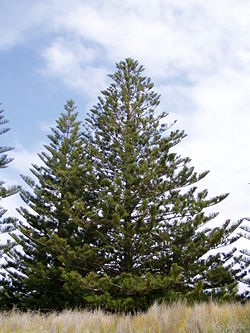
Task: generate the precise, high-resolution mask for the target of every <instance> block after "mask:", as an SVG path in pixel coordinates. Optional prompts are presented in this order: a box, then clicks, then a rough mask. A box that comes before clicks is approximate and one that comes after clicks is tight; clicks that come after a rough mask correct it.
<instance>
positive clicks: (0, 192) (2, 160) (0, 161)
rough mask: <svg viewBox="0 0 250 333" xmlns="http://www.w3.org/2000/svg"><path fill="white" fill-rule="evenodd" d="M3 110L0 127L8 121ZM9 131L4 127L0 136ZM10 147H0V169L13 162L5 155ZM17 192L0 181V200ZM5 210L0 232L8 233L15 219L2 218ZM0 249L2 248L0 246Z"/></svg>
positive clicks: (0, 214)
mask: <svg viewBox="0 0 250 333" xmlns="http://www.w3.org/2000/svg"><path fill="white" fill-rule="evenodd" d="M3 112H4V111H3V110H0V126H2V125H5V124H7V123H8V120H7V119H5V118H4V115H3ZM9 130H10V128H8V127H4V128H1V130H0V135H2V134H5V133H6V132H8V131H9ZM12 149H13V148H12V147H4V146H0V169H3V168H6V167H7V166H8V164H9V163H10V162H11V161H12V160H13V158H9V157H8V155H7V154H6V153H7V152H9V151H10V150H12ZM18 190H19V188H18V187H17V186H11V187H8V188H6V187H5V185H4V181H2V180H1V181H0V200H1V199H3V198H6V197H8V196H11V195H13V194H15V193H17V192H18ZM6 211H7V210H6V209H4V208H2V207H0V219H1V220H0V232H1V233H4V232H9V231H11V230H13V224H12V223H13V222H14V221H15V219H13V218H10V217H9V218H2V216H3V215H4V214H5V213H6ZM1 248H2V246H1Z"/></svg>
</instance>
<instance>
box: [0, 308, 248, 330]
mask: <svg viewBox="0 0 250 333" xmlns="http://www.w3.org/2000/svg"><path fill="white" fill-rule="evenodd" d="M0 332H1V333H33V332H34V333H38V332H39V333H45V332H46V333H47V332H49V333H80V332H84V333H167V332H170V333H179V332H183V333H184V332H185V333H189V332H190V333H195V332H197V333H198V332H206V333H216V332H228V333H229V332H230V333H236V332H237V333H249V332H250V303H248V304H245V305H240V304H224V305H218V304H215V303H209V304H199V305H194V306H187V305H186V304H183V303H177V304H173V305H171V306H165V305H157V304H155V305H154V306H153V307H151V308H150V309H149V311H148V312H147V313H140V314H137V315H135V316H130V315H116V314H115V315H113V314H105V313H103V312H102V311H95V312H88V311H63V312H61V313H50V314H47V315H43V314H38V313H32V312H30V313H20V312H17V311H11V312H5V313H0Z"/></svg>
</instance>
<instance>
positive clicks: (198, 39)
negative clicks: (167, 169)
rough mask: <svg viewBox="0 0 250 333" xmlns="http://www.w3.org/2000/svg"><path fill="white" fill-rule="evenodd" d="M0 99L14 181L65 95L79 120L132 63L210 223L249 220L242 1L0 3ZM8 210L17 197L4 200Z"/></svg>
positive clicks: (246, 42) (246, 23) (248, 26)
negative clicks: (180, 134) (117, 71)
mask: <svg viewBox="0 0 250 333" xmlns="http://www.w3.org/2000/svg"><path fill="white" fill-rule="evenodd" d="M0 13H1V20H0V36H1V39H0V101H1V102H2V108H4V110H5V116H6V118H7V119H9V120H10V127H11V128H12V130H11V131H10V132H9V133H8V134H6V135H5V136H2V137H1V140H2V141H1V145H2V144H7V145H12V146H14V147H15V150H14V151H13V152H12V156H13V157H14V158H15V160H14V162H13V163H12V164H11V165H10V167H9V168H8V169H7V170H4V171H1V172H2V177H3V178H4V179H5V180H6V183H7V184H14V183H15V184H22V185H23V183H22V181H21V178H20V177H19V174H21V173H22V174H28V173H29V171H28V169H29V167H30V164H31V163H32V162H37V163H39V160H38V158H37V153H39V152H40V151H41V149H42V145H43V144H44V142H45V141H46V135H47V134H48V133H49V127H50V126H53V124H54V121H55V120H56V119H57V118H58V116H59V114H60V112H61V111H63V105H64V104H65V102H66V100H67V99H68V98H73V99H74V100H75V102H76V104H77V107H78V111H79V113H80V118H81V119H84V117H85V115H86V112H87V111H88V110H89V108H90V106H91V105H93V104H95V103H96V101H97V96H98V95H99V92H100V90H101V89H103V88H105V87H106V86H107V85H108V82H109V81H108V79H107V74H109V73H112V72H113V71H114V68H115V63H116V62H118V61H120V60H122V59H124V58H125V57H133V58H135V59H137V60H139V62H140V63H141V64H143V65H144V66H145V68H146V74H147V75H148V76H150V77H151V79H152V81H153V82H154V83H155V90H156V91H157V92H159V93H160V94H161V96H162V97H161V105H160V108H159V110H162V111H167V112H169V114H170V115H169V121H172V120H174V119H177V124H176V126H175V128H176V129H177V128H178V129H184V130H185V132H186V133H187V134H188V137H187V138H186V139H185V140H184V141H183V143H181V144H180V145H179V147H177V151H178V152H179V153H181V154H182V155H184V156H189V157H190V158H191V159H192V165H194V166H195V167H196V170H197V171H204V170H210V171H211V172H210V174H209V175H208V176H207V177H206V179H205V180H203V181H202V182H201V183H200V185H199V186H200V188H201V189H203V188H208V190H209V193H210V195H211V196H214V195H218V194H222V193H226V192H230V196H229V198H227V199H226V200H225V201H224V202H223V203H221V204H220V205H218V206H217V207H216V209H215V208H213V211H214V210H215V211H219V212H220V215H219V217H218V218H217V221H218V222H224V221H225V219H228V218H232V220H236V219H239V218H241V217H244V216H250V185H249V184H248V183H249V182H250V151H249V149H248V144H249V142H250V130H249V129H250V93H249V92H250V39H249V31H250V20H249V17H250V3H249V1H243V0H242V1H237V0H220V1H218V0H211V1H205V0H204V1H203V0H199V1H197V0H185V1H182V0H176V1H171V0H154V1H152V0H143V1H142V0H123V1H120V0H107V1H99V0H92V1H84V0H71V1H69V0H67V1H66V0H60V1H59V0H49V1H48V0H36V1H32V0H22V1H19V0H11V1H10V0H1V1H0ZM4 204H5V205H6V207H7V208H9V211H10V212H13V211H14V207H16V206H17V205H19V204H20V201H19V199H18V198H17V197H14V198H13V197H12V198H9V199H8V200H6V201H5V203H4Z"/></svg>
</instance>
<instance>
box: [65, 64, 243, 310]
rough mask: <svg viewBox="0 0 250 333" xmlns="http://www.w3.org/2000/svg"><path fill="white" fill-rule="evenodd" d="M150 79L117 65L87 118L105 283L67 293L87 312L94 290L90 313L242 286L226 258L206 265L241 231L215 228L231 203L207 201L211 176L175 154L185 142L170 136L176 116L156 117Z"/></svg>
mask: <svg viewBox="0 0 250 333" xmlns="http://www.w3.org/2000/svg"><path fill="white" fill-rule="evenodd" d="M143 70H144V69H143V67H142V66H140V65H139V64H138V62H137V61H134V60H133V59H130V58H128V59H126V60H125V61H122V62H120V63H119V64H117V72H116V73H114V74H113V75H110V78H111V79H112V83H111V85H110V86H109V88H108V89H106V90H104V91H102V96H101V97H99V101H98V104H97V105H96V106H95V107H94V108H93V109H92V110H91V112H90V114H89V116H88V118H87V122H88V133H87V134H86V135H85V138H86V156H87V159H88V161H89V164H90V165H92V167H93V168H92V171H93V172H94V174H93V178H95V179H96V184H98V187H97V188H96V193H97V195H98V198H99V200H98V205H97V206H95V207H93V217H94V220H95V222H96V223H97V224H98V230H99V233H100V235H101V238H100V243H99V245H100V249H101V248H102V249H103V250H104V253H105V260H104V261H103V265H102V266H101V267H100V269H99V272H98V274H89V275H88V276H87V277H81V276H80V275H79V274H77V273H75V274H74V275H72V272H71V274H69V276H68V279H67V286H68V289H69V290H70V291H71V293H72V294H74V295H78V297H79V303H81V300H82V301H83V300H85V299H86V293H87V290H88V293H89V296H88V302H89V304H90V305H91V304H92V305H93V306H101V307H106V308H107V309H109V310H114V309H122V310H129V311H132V310H133V309H138V308H139V309H145V308H147V307H148V306H149V305H150V304H152V302H153V301H155V300H164V299H165V300H175V299H178V298H182V297H185V298H187V299H190V300H204V299H207V298H208V297H211V295H213V297H217V298H218V299H229V298H230V297H234V295H235V291H236V288H235V286H236V283H235V277H234V276H233V275H232V274H231V272H230V271H229V269H227V268H225V267H224V266H223V263H224V262H225V260H226V255H222V254H220V255H219V254H218V255H216V256H209V257H208V258H207V259H203V255H205V254H206V253H207V252H208V251H209V250H211V249H215V248H216V247H218V246H219V245H220V246H221V245H225V244H227V243H228V242H229V240H228V238H227V237H228V235H229V234H231V232H232V231H233V230H235V228H236V227H237V224H235V225H233V226H231V227H229V225H230V222H229V221H227V222H226V223H225V224H224V225H223V226H222V227H221V228H219V227H217V228H215V229H210V228H208V227H207V226H208V222H209V221H211V220H212V219H213V218H215V216H216V215H217V214H205V212H204V209H205V208H207V207H211V206H213V205H215V204H217V203H219V202H221V201H222V200H223V199H225V198H226V196H227V194H224V195H219V196H216V197H213V198H207V196H208V191H207V190H204V191H201V192H198V191H197V188H196V186H195V184H196V183H197V182H198V181H199V180H201V179H203V178H204V177H205V176H206V175H207V173H208V172H207V171H206V172H203V173H201V174H197V173H196V172H195V171H194V168H193V167H191V166H190V159H189V158H182V157H181V156H179V155H178V154H176V153H175V152H174V147H175V146H176V145H177V144H179V143H180V142H181V140H182V139H183V138H184V137H185V134H184V132H183V131H179V130H175V131H173V130H171V124H170V125H167V124H166V122H165V117H166V116H167V114H165V113H162V114H160V115H157V114H156V113H155V109H156V107H157V106H158V104H159V98H160V96H159V95H158V94H157V93H155V92H154V91H153V84H152V82H151V80H150V79H149V78H146V77H144V76H143V75H142V73H143ZM94 215H95V216H94ZM97 221H98V222H97ZM79 291H81V293H80V292H79ZM209 295H210V296H209Z"/></svg>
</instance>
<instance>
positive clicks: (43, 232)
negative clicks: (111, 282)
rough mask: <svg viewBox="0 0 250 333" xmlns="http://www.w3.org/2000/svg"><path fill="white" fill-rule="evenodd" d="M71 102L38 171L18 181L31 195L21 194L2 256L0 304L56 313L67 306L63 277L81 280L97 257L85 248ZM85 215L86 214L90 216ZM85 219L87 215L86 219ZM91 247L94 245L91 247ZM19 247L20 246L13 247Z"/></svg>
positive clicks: (77, 134)
mask: <svg viewBox="0 0 250 333" xmlns="http://www.w3.org/2000/svg"><path fill="white" fill-rule="evenodd" d="M74 109H75V106H74V103H73V101H72V100H70V101H68V102H67V104H66V105H65V112H64V113H62V114H61V116H60V118H59V119H58V120H57V121H56V123H57V125H56V128H52V134H50V135H48V138H49V140H50V142H49V144H48V145H45V146H44V147H45V149H46V151H45V152H42V153H41V154H39V157H40V159H41V161H42V164H41V166H38V165H33V166H32V169H31V172H32V174H33V176H34V177H35V178H34V177H33V178H34V179H33V178H31V177H27V176H22V178H23V179H24V181H25V182H26V183H27V184H28V185H29V187H30V188H31V189H32V192H29V191H26V190H22V191H21V197H22V199H23V201H24V202H25V203H26V204H27V206H28V207H27V206H26V207H22V208H21V209H19V213H20V214H21V215H22V217H23V222H22V221H20V222H19V225H18V230H19V233H18V234H17V233H16V234H12V237H13V239H14V242H13V243H12V248H9V251H8V253H7V264H6V265H5V268H6V271H7V276H6V278H5V281H4V283H3V285H4V287H3V290H2V294H1V297H2V304H4V306H5V307H11V306H13V304H14V305H15V306H18V307H21V308H23V309H27V308H29V309H42V310H43V309H44V310H51V309H56V310H59V309H62V308H64V307H67V306H74V303H73V305H72V302H73V299H72V300H71V299H70V298H67V297H66V296H65V295H66V294H65V292H64V289H63V284H64V279H63V276H64V274H65V273H66V272H67V271H71V270H72V269H76V267H77V269H78V272H79V274H81V275H82V276H84V275H85V274H86V271H87V272H89V271H91V270H94V269H95V267H96V265H95V263H96V261H97V258H98V256H97V255H96V256H94V252H95V249H94V246H92V247H91V246H89V245H88V244H90V243H91V240H92V238H93V237H94V236H92V234H93V232H92V230H91V226H89V225H88V209H89V207H88V206H87V205H90V203H92V204H91V206H92V205H94V204H95V203H94V201H93V196H92V194H91V193H90V191H89V190H88V185H87V182H86V181H85V180H86V179H85V176H86V174H87V169H86V167H85V165H84V164H83V161H84V152H83V140H82V137H81V130H80V126H81V123H80V122H79V121H77V115H78V114H77V112H75V110H74ZM90 213H91V212H90ZM90 213H89V214H90ZM93 243H94V241H93ZM17 245H20V246H21V248H20V246H17Z"/></svg>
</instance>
